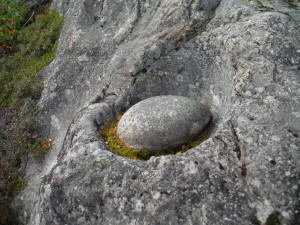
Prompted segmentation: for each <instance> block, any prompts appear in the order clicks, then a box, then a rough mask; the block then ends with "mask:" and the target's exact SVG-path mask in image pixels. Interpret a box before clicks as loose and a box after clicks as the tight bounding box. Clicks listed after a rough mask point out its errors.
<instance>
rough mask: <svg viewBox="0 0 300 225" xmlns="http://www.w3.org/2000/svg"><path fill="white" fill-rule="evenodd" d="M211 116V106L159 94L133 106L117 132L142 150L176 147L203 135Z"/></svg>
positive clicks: (120, 136)
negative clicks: (202, 132) (209, 107)
mask: <svg viewBox="0 0 300 225" xmlns="http://www.w3.org/2000/svg"><path fill="white" fill-rule="evenodd" d="M210 117H211V114H210V112H209V110H208V109H207V108H206V107H205V106H204V105H202V104H201V103H200V102H197V101H195V100H193V99H189V98H187V97H183V96H174V95H164V96H156V97H152V98H148V99H146V100H143V101H141V102H139V103H137V104H135V105H134V106H132V107H131V108H130V109H129V110H128V111H127V112H126V113H125V114H124V115H123V116H122V118H121V120H120V121H119V123H118V128H117V135H118V136H119V138H120V139H121V140H122V141H123V142H124V143H125V144H126V145H127V146H129V147H131V148H135V149H139V150H142V151H157V150H167V149H173V148H178V147H180V146H182V145H183V144H185V143H187V142H188V141H192V140H193V139H194V138H196V137H197V136H199V135H200V133H201V131H203V129H204V128H205V127H206V126H207V124H208V122H209V120H210Z"/></svg>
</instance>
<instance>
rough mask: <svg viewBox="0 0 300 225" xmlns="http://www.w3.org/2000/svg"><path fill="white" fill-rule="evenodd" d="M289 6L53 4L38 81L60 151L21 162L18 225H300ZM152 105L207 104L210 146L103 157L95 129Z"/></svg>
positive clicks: (298, 130) (296, 54)
mask: <svg viewBox="0 0 300 225" xmlns="http://www.w3.org/2000/svg"><path fill="white" fill-rule="evenodd" d="M272 2H273V3H274V2H276V5H274V4H273V3H272ZM289 2H290V1H280V0H278V1H267V0H266V1H239V0H214V1H209V0H202V1H200V0H135V1H134V0H122V1H118V0H115V1H108V0H99V1H95V0H54V1H53V2H52V8H53V9H56V10H58V11H60V12H61V13H65V23H64V27H63V29H62V31H61V36H60V40H59V44H58V48H57V55H56V58H55V59H54V60H53V61H52V62H51V63H50V64H49V65H48V66H47V67H45V68H44V69H43V70H42V71H41V72H40V75H41V76H42V77H43V78H44V85H45V88H44V91H43V93H42V97H41V99H40V102H39V106H40V107H41V108H43V111H42V112H41V113H40V114H39V117H38V122H39V124H40V127H41V128H42V130H43V132H44V135H45V137H47V138H52V139H54V146H53V148H52V149H51V150H50V151H49V152H48V153H47V155H46V156H45V157H44V158H39V159H29V161H28V162H27V166H26V174H27V179H28V186H27V188H26V189H25V190H24V191H22V192H21V193H20V194H19V195H18V196H17V197H16V199H15V202H14V207H15V209H16V211H17V213H18V217H19V219H20V221H21V222H20V223H21V224H28V225H48V224H49V225H50V224H51V225H65V224H69V225H77V224H78V225H79V224H87V225H92V224H93V225H94V224H112V225H117V224H120V225H121V224H122V225H123V224H136V225H140V224H151V225H152V224H153V225H156V224H157V225H159V224H170V225H171V224H172V225H177V224H178V225H179V224H180V225H185V224H203V225H204V224H220V225H227V224H228V225H234V224H243V225H251V224H268V225H269V224H287V225H296V224H300V214H299V213H300V211H299V207H300V205H299V202H300V201H299V193H300V192H299V180H300V179H299V173H300V153H299V145H300V143H299V135H300V120H299V119H300V112H299V111H300V110H299V109H300V106H299V104H300V101H299V95H300V86H299V83H300V76H299V71H300V64H299V62H300V40H299V36H300V28H299V15H300V13H299V1H293V4H291V3H289ZM258 3H261V4H258ZM279 6H280V7H279ZM158 95H179V96H186V97H189V98H191V99H194V100H197V101H202V102H203V103H204V104H205V105H207V106H208V107H209V110H210V111H211V113H212V117H213V119H212V123H211V125H210V127H209V137H208V139H207V140H206V141H205V142H203V143H202V144H200V145H199V146H197V147H195V148H193V149H190V150H189V151H187V152H186V153H184V154H180V155H167V156H161V157H152V158H150V160H148V161H139V160H130V159H127V158H123V157H121V156H117V155H115V154H113V153H111V152H110V151H109V149H107V147H106V146H105V145H104V143H103V141H102V139H101V137H99V136H98V135H97V134H96V131H97V130H99V129H101V128H102V127H103V126H104V125H105V124H106V122H107V121H109V120H110V119H111V118H113V117H114V116H115V115H116V114H119V113H122V112H124V111H126V110H127V109H128V108H129V107H130V106H132V105H134V104H135V103H137V102H140V101H142V100H144V99H146V98H149V97H153V96H158Z"/></svg>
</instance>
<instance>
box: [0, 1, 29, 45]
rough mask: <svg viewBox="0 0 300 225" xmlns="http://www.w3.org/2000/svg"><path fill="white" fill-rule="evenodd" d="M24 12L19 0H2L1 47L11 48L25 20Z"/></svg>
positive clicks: (0, 15) (0, 5) (0, 8)
mask: <svg viewBox="0 0 300 225" xmlns="http://www.w3.org/2000/svg"><path fill="white" fill-rule="evenodd" d="M23 17H24V12H23V10H21V2H20V1H18V0H0V48H2V49H3V50H11V49H12V45H13V43H14V41H15V38H16V36H17V34H18V31H19V29H20V27H21V22H22V21H23Z"/></svg>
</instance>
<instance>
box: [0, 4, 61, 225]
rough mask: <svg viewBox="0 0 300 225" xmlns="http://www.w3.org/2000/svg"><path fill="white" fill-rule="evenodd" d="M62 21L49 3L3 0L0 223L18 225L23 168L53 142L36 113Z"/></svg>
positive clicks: (0, 16) (0, 27)
mask: <svg viewBox="0 0 300 225" xmlns="http://www.w3.org/2000/svg"><path fill="white" fill-rule="evenodd" d="M62 23H63V16H60V15H59V14H58V13H57V12H55V11H51V12H50V6H49V5H25V4H22V3H21V2H20V1H19V0H0V90H1V91H0V215H1V216H0V224H5V225H9V224H17V221H15V216H14V215H13V212H12V209H11V201H12V199H13V197H14V196H15V195H16V194H17V193H19V192H20V191H21V190H22V189H24V187H26V184H27V181H26V180H25V179H24V178H23V177H22V174H21V172H22V171H23V170H22V168H21V167H22V165H24V164H25V163H26V159H27V157H31V156H33V157H38V156H43V155H44V154H45V153H46V152H47V151H48V149H49V148H50V147H51V146H52V140H51V139H49V140H45V139H43V138H42V136H41V135H40V133H39V131H38V128H37V126H36V124H35V122H34V117H35V116H36V115H37V113H39V111H40V109H38V108H37V106H36V105H37V101H38V99H39V97H40V94H41V91H42V88H43V84H42V81H41V79H40V76H39V74H38V73H39V72H40V71H41V69H42V68H43V67H44V66H46V65H47V64H48V63H49V62H50V61H51V60H52V59H53V58H54V56H55V48H56V45H57V40H58V37H59V31H60V28H61V26H62ZM23 172H24V171H23Z"/></svg>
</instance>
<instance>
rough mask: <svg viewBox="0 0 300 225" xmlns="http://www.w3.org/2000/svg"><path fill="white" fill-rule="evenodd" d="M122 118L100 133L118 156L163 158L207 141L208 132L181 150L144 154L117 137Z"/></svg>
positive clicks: (109, 124)
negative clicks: (162, 156) (119, 122)
mask: <svg viewBox="0 0 300 225" xmlns="http://www.w3.org/2000/svg"><path fill="white" fill-rule="evenodd" d="M120 118H121V116H117V117H116V118H115V119H113V120H111V121H110V122H108V123H107V125H106V126H105V127H104V128H103V129H102V130H101V131H99V132H98V134H99V135H100V136H102V137H103V139H104V142H105V144H106V145H107V146H108V147H109V149H110V150H111V151H112V152H113V153H115V154H118V155H121V156H124V157H127V158H130V159H141V160H148V159H149V158H150V157H151V156H161V155H168V154H178V153H183V152H186V151H187V150H188V149H190V148H194V147H196V146H197V145H199V144H200V143H201V142H203V141H205V140H206V139H207V136H208V131H207V130H205V131H204V132H203V133H202V135H201V136H200V137H198V139H196V140H194V141H190V142H188V143H186V144H185V145H183V146H182V147H181V148H179V149H169V150H157V151H154V152H144V151H140V150H138V149H134V148H130V147H128V146H126V145H125V144H124V143H123V142H122V141H121V140H120V139H119V137H118V135H117V132H116V131H117V125H118V121H119V120H120Z"/></svg>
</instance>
